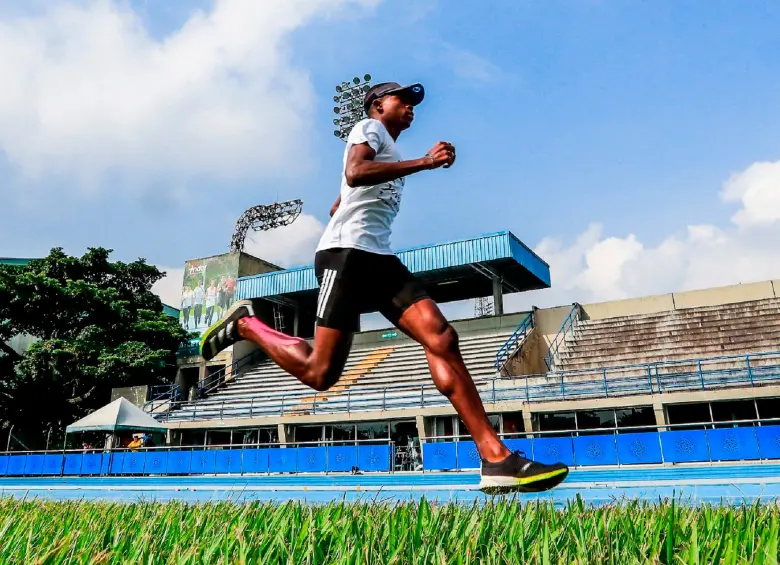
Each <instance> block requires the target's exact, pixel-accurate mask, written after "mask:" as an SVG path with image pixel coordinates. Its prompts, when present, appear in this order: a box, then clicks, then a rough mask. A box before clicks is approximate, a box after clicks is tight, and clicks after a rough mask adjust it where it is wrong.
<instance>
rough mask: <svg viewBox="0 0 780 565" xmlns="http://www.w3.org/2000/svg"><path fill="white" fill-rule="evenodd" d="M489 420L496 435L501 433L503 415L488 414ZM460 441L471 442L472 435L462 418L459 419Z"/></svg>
mask: <svg viewBox="0 0 780 565" xmlns="http://www.w3.org/2000/svg"><path fill="white" fill-rule="evenodd" d="M488 420H489V421H490V426H491V427H492V428H493V429H494V430H495V431H496V433H499V432H500V431H501V415H500V414H488ZM458 439H460V440H463V441H471V434H470V433H469V429H468V428H467V427H466V424H464V423H463V420H461V419H460V418H458Z"/></svg>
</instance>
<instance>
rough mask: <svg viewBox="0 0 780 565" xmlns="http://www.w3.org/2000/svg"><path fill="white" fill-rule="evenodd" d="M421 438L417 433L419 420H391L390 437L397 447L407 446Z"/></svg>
mask: <svg viewBox="0 0 780 565" xmlns="http://www.w3.org/2000/svg"><path fill="white" fill-rule="evenodd" d="M419 438H420V435H419V434H418V433H417V422H415V421H414V420H407V421H403V422H390V439H391V440H392V441H393V442H395V445H396V446H397V447H405V446H407V445H410V444H412V443H413V442H414V440H417V439H419Z"/></svg>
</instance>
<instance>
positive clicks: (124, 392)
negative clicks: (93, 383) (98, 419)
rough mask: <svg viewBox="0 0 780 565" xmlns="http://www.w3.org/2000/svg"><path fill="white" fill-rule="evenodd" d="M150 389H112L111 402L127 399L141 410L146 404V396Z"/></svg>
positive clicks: (139, 387)
mask: <svg viewBox="0 0 780 565" xmlns="http://www.w3.org/2000/svg"><path fill="white" fill-rule="evenodd" d="M148 390H149V387H148V386H146V385H143V386H126V387H119V388H112V389H111V402H113V401H114V400H116V399H117V398H126V399H127V400H129V401H130V402H132V403H133V404H135V405H136V406H138V407H139V408H141V407H142V406H143V405H144V403H145V402H146V395H147V393H148Z"/></svg>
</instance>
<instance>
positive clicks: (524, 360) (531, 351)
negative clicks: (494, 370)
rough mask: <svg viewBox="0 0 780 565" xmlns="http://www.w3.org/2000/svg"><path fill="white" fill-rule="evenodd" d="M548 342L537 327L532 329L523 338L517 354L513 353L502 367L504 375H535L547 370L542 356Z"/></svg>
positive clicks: (545, 353)
mask: <svg viewBox="0 0 780 565" xmlns="http://www.w3.org/2000/svg"><path fill="white" fill-rule="evenodd" d="M548 347H549V346H548V342H547V340H546V339H545V336H544V335H542V334H541V333H540V332H539V329H538V328H534V329H532V330H531V331H530V332H529V333H528V335H527V336H526V338H525V341H524V342H523V346H522V347H521V349H520V353H519V354H515V355H514V356H513V357H512V358H511V359H510V360H509V362H508V363H507V364H506V367H505V368H504V371H503V374H504V375H536V374H539V373H544V372H546V371H547V367H546V365H545V364H544V357H545V355H547V348H548Z"/></svg>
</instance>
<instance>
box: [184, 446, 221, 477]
mask: <svg viewBox="0 0 780 565" xmlns="http://www.w3.org/2000/svg"><path fill="white" fill-rule="evenodd" d="M216 469H217V452H216V451H215V450H213V449H204V450H198V451H193V452H192V459H191V460H190V472H191V473H192V474H193V475H213V474H214V473H215V472H216Z"/></svg>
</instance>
